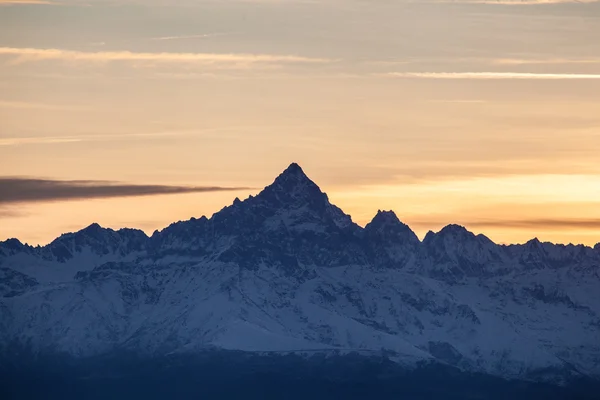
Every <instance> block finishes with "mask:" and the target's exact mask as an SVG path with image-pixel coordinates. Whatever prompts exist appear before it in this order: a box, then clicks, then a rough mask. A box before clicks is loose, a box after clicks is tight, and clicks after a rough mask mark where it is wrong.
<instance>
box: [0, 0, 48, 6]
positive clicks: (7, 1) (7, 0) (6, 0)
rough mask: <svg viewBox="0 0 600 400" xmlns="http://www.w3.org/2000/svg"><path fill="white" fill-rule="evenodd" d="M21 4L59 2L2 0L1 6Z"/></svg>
mask: <svg viewBox="0 0 600 400" xmlns="http://www.w3.org/2000/svg"><path fill="white" fill-rule="evenodd" d="M19 4H41V5H56V4H58V3H56V2H54V1H45V0H0V6H5V5H6V6H14V5H19Z"/></svg>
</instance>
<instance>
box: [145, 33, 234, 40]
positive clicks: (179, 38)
mask: <svg viewBox="0 0 600 400" xmlns="http://www.w3.org/2000/svg"><path fill="white" fill-rule="evenodd" d="M232 34H233V33H231V32H226V33H204V34H199V35H179V36H159V37H153V38H150V40H186V39H204V38H211V37H219V36H227V35H232Z"/></svg>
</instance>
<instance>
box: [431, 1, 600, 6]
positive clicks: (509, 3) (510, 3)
mask: <svg viewBox="0 0 600 400" xmlns="http://www.w3.org/2000/svg"><path fill="white" fill-rule="evenodd" d="M597 2H598V0H438V1H435V0H432V1H425V2H424V3H433V4H448V3H450V4H490V5H502V6H536V5H546V4H581V3H597Z"/></svg>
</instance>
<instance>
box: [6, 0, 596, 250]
mask: <svg viewBox="0 0 600 400" xmlns="http://www.w3.org/2000/svg"><path fill="white" fill-rule="evenodd" d="M598 37H600V3H598V2H594V1H589V2H588V1H586V2H570V1H559V0H553V1H527V2H512V1H501V2H488V1H469V0H467V1H443V0H441V1H418V0H417V1H398V2H384V1H382V2H378V1H374V2H363V1H358V0H345V1H341V0H340V1H338V0H324V1H321V2H308V1H301V0H286V1H262V0H256V1H235V0H232V1H210V0H182V1H180V2H177V4H176V5H173V4H172V2H165V1H161V0H149V1H147V2H137V1H130V0H111V1H108V0H92V1H90V2H86V3H85V4H83V3H81V2H79V1H72V0H64V1H15V0H13V1H1V0H0V168H1V169H0V180H1V178H7V177H11V178H17V180H18V179H19V178H24V177H28V178H31V177H37V178H44V179H49V180H84V181H111V182H120V183H125V184H134V185H161V187H163V186H164V187H166V186H169V187H170V186H194V187H209V186H218V187H227V188H231V187H247V188H254V189H242V190H239V191H207V192H202V193H186V194H181V193H180V194H171V195H164V194H159V193H162V192H161V190H162V189H158V190H154V192H153V193H154V194H153V195H151V196H144V197H122V196H118V195H117V196H116V197H112V198H102V199H89V198H88V199H86V200H81V199H80V200H66V199H65V198H62V199H45V200H44V201H41V200H40V201H35V202H23V201H14V200H11V201H2V199H6V198H7V197H10V196H0V240H3V239H6V238H9V237H17V238H19V239H21V240H22V241H26V242H29V243H31V244H38V243H39V244H45V243H47V242H49V241H51V240H52V239H54V238H55V237H56V236H58V235H59V234H60V233H63V232H67V231H74V230H78V229H80V228H82V227H84V226H86V225H88V224H90V223H92V222H98V223H100V224H101V225H103V226H109V227H113V228H119V227H124V226H128V227H137V228H141V229H144V230H145V231H146V232H147V233H150V234H151V233H152V231H153V230H154V229H162V228H164V227H165V226H167V225H168V224H169V223H171V222H174V221H177V220H184V219H189V218H190V217H192V216H194V217H199V216H201V215H208V216H210V215H211V214H212V213H214V212H216V211H218V210H219V209H221V208H222V207H224V206H225V205H228V204H230V203H231V202H232V201H233V199H234V198H235V197H236V196H237V197H240V198H245V197H247V196H248V195H249V194H255V193H257V192H258V191H259V190H260V188H262V187H264V186H266V185H268V184H270V183H271V182H272V180H273V179H274V178H275V176H276V175H277V174H279V173H280V172H281V171H282V170H283V169H284V168H285V167H286V166H287V165H288V164H289V163H290V162H293V161H295V162H298V163H299V164H300V165H301V166H302V167H303V168H304V170H305V171H306V173H307V174H308V175H309V177H310V178H312V179H313V180H314V181H315V182H316V183H317V184H318V185H319V186H320V187H321V188H322V189H323V191H325V192H327V193H328V194H329V197H330V200H331V201H332V202H333V203H335V204H336V205H338V206H339V207H341V208H342V209H343V210H344V211H345V212H346V213H348V214H350V215H351V216H352V217H353V219H354V221H356V222H358V223H359V224H361V225H365V224H366V223H368V222H369V221H370V219H371V218H372V217H373V216H374V215H375V213H376V212H377V210H378V209H392V210H394V211H395V212H396V213H397V215H398V216H399V218H400V219H401V220H402V221H404V222H406V223H407V224H409V225H410V226H411V227H412V228H413V230H415V232H416V233H417V234H418V235H419V236H420V237H421V238H422V237H423V236H424V235H425V233H426V232H427V231H428V230H430V229H431V230H439V229H441V228H442V227H443V226H444V225H446V224H448V223H458V224H462V225H465V226H466V227H467V228H469V229H470V230H472V231H474V232H476V233H484V234H485V235H487V236H489V237H490V238H491V239H492V240H494V241H496V242H499V243H510V242H525V241H527V240H529V239H531V238H533V237H538V238H539V239H540V240H549V241H554V242H562V243H569V242H573V243H585V244H588V245H593V244H595V243H596V242H600V163H599V162H598V154H600V42H599V41H598V40H597V39H598ZM93 184H98V182H95V183H93ZM2 185H4V186H2ZM11 187H12V186H10V185H7V184H3V183H1V182H0V190H9V189H10V188H11Z"/></svg>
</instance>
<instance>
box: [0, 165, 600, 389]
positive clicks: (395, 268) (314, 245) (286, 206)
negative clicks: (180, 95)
mask: <svg viewBox="0 0 600 400" xmlns="http://www.w3.org/2000/svg"><path fill="white" fill-rule="evenodd" d="M16 348H18V349H26V351H27V352H29V353H31V354H67V355H69V356H71V357H74V358H81V359H84V358H86V357H95V356H99V355H103V354H110V353H112V352H117V351H127V352H133V353H136V354H141V355H146V356H151V357H158V356H166V355H177V354H179V355H181V354H200V353H202V352H205V351H216V350H237V351H244V352H252V353H253V354H259V355H260V354H263V355H266V354H290V353H293V354H297V355H302V356H309V355H311V354H313V355H314V354H316V353H318V354H325V355H327V354H349V353H359V354H362V355H365V356H377V357H380V356H381V355H385V357H386V358H388V359H389V360H392V361H393V362H394V363H397V364H398V365H401V366H403V367H406V368H413V367H415V366H417V365H424V364H432V363H434V364H440V365H446V366H450V367H453V368H457V369H459V370H461V371H470V372H473V373H484V374H488V375H492V376H498V377H502V378H509V379H522V380H529V381H551V382H554V383H556V382H563V381H567V380H569V379H571V378H573V377H590V378H600V245H596V246H595V247H593V248H592V247H587V246H583V245H559V244H552V243H542V242H540V241H539V240H537V239H533V240H531V241H529V242H527V243H525V244H520V245H498V244H496V243H494V242H493V241H492V240H490V239H489V238H487V237H486V236H484V235H475V234H473V233H471V232H469V231H468V230H467V229H465V228H464V227H462V226H459V225H448V226H446V227H445V228H443V229H442V230H441V231H439V232H429V233H428V234H427V235H426V236H425V238H424V239H423V240H422V241H421V240H419V238H418V237H417V235H415V233H414V232H413V231H412V230H411V229H410V228H409V227H408V226H407V225H405V224H404V223H402V222H401V221H400V220H399V219H398V217H397V216H396V214H395V213H394V212H392V211H379V212H378V213H377V215H375V217H374V218H373V220H372V221H371V222H370V223H368V224H367V225H366V226H365V227H364V228H363V227H361V226H359V225H357V224H356V223H354V222H353V221H352V219H351V217H350V216H349V215H347V214H345V213H344V212H343V211H342V210H341V209H340V208H338V207H336V206H335V205H333V204H331V203H330V202H329V199H328V197H327V195H326V194H325V193H323V192H322V191H321V189H320V188H319V187H318V186H317V185H316V184H315V183H314V182H313V181H312V180H310V179H309V178H308V177H307V176H306V175H305V173H304V172H303V170H302V168H301V167H300V166H299V165H297V164H295V163H294V164H291V165H290V166H289V167H288V168H287V169H286V170H285V171H284V172H283V173H281V174H280V175H279V176H278V177H277V178H276V179H275V181H274V182H273V183H272V184H271V185H269V186H267V187H266V188H264V190H262V191H261V192H260V193H259V194H258V195H256V196H250V197H249V198H247V199H245V200H243V201H241V200H240V199H237V198H236V199H235V201H234V202H233V204H231V205H230V206H227V207H225V208H223V209H222V210H220V211H219V212H217V213H215V214H214V215H213V216H212V217H211V218H207V217H204V216H203V217H201V218H198V219H196V218H191V219H190V220H188V221H181V222H176V223H173V224H171V225H170V226H168V227H167V228H165V229H163V230H161V231H156V232H154V233H153V234H152V235H151V236H147V235H146V234H145V233H144V232H142V231H140V230H135V229H120V230H116V231H115V230H112V229H107V228H103V227H101V226H100V225H98V224H92V225H90V226H88V227H87V228H85V229H82V230H80V231H78V232H75V233H67V234H63V235H62V236H60V237H58V238H57V239H55V240H54V241H53V242H51V243H50V244H48V245H46V246H43V247H40V246H38V247H32V246H29V245H26V244H22V243H21V242H20V241H19V240H17V239H9V240H6V241H4V242H1V243H0V354H2V357H8V356H9V355H10V354H11V352H13V353H14V349H16Z"/></svg>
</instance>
